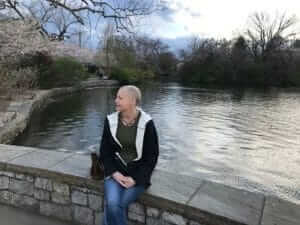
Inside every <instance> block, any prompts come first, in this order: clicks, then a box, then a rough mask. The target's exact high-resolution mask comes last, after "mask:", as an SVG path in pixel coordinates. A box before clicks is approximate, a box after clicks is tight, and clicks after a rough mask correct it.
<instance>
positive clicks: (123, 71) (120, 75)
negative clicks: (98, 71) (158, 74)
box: [111, 67, 153, 84]
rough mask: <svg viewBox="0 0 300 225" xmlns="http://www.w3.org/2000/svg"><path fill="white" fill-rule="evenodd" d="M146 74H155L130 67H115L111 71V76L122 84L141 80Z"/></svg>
mask: <svg viewBox="0 0 300 225" xmlns="http://www.w3.org/2000/svg"><path fill="white" fill-rule="evenodd" d="M145 76H153V74H151V73H150V72H149V71H142V70H140V69H138V68H129V67H113V68H112V71H111V77H112V78H113V79H116V80H118V81H119V82H120V83H122V84H124V83H136V82H139V81H141V80H143V79H144V78H145Z"/></svg>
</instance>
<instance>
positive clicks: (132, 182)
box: [125, 177, 135, 188]
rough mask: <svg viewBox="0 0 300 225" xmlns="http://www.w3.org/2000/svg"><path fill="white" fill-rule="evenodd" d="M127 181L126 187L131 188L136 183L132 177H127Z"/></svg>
mask: <svg viewBox="0 0 300 225" xmlns="http://www.w3.org/2000/svg"><path fill="white" fill-rule="evenodd" d="M125 178H126V181H125V186H126V188H131V187H133V186H134V185H135V180H134V179H133V178H132V177H125Z"/></svg>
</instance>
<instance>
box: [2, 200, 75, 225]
mask: <svg viewBox="0 0 300 225" xmlns="http://www.w3.org/2000/svg"><path fill="white" fill-rule="evenodd" d="M0 218H1V222H0V223H1V225H71V224H70V223H65V222H62V221H59V220H56V219H52V218H49V217H46V216H41V215H38V214H35V213H32V212H28V211H24V210H21V209H17V208H13V207H10V206H6V205H0Z"/></svg>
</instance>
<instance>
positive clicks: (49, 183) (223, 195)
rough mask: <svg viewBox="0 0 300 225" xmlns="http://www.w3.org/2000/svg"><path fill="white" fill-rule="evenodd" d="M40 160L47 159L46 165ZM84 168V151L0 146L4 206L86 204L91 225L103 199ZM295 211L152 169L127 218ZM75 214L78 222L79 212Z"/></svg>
mask: <svg viewBox="0 0 300 225" xmlns="http://www.w3.org/2000/svg"><path fill="white" fill-rule="evenodd" d="M44 159H49V161H48V162H47V163H45V162H44ZM37 162H43V163H42V164H45V165H44V166H43V165H41V164H39V163H37ZM89 168H90V159H89V156H87V155H78V154H76V153H66V152H58V151H49V150H41V149H37V148H30V147H21V146H12V145H3V144H0V169H1V170H2V172H1V173H0V178H1V179H2V180H1V182H0V187H1V188H0V189H1V190H0V192H3V191H4V192H5V193H4V192H3V197H2V199H3V201H4V203H6V204H8V203H10V204H13V205H15V206H16V204H17V203H18V202H25V203H22V204H25V205H29V207H35V208H36V207H37V204H38V203H37V201H40V202H45V201H46V203H47V201H49V199H52V200H53V202H48V203H47V204H48V205H52V206H51V207H52V208H53V207H54V208H55V204H58V206H59V207H61V208H62V209H66V207H67V206H68V207H71V208H69V209H68V210H75V209H76V210H77V209H79V208H80V207H85V209H84V210H85V211H88V212H89V215H90V216H89V218H88V223H90V224H92V222H91V221H92V220H93V218H94V217H93V216H91V215H95V218H96V214H97V213H98V212H99V213H101V212H102V207H103V204H102V202H99V204H98V203H97V201H96V200H95V198H96V199H97V198H99V199H102V198H103V181H95V180H92V179H91V178H90V177H89ZM3 176H4V177H3ZM17 180H23V181H22V182H21V181H20V182H18V181H17ZM30 182H32V186H33V187H34V190H33V191H32V188H31V186H30ZM23 184H24V185H25V186H26V187H27V186H28V187H30V188H31V189H30V190H31V192H30V195H29V196H31V197H29V196H28V193H23V192H22V191H20V190H21V189H20V188H21V186H22V185H23ZM25 186H24V187H25ZM67 189H68V190H67ZM41 191H42V192H43V193H41ZM32 192H34V193H32ZM14 193H16V194H17V195H15V194H14ZM57 193H61V194H60V195H59V196H58V195H57ZM1 195H2V194H1ZM42 195H43V196H44V195H45V196H46V195H47V196H52V197H51V198H50V197H47V196H46V197H45V196H44V197H43V196H42ZM63 195H64V196H65V197H64V198H63V199H62V196H63ZM5 196H6V197H5ZM9 196H11V197H9ZM13 196H16V197H17V198H13ZM67 196H68V197H67ZM101 196H102V197H101ZM0 199H1V198H0ZM25 200H26V201H25ZM61 200H63V201H61ZM3 201H2V202H3ZM95 201H96V202H95ZM101 201H102V200H101ZM46 203H45V204H46ZM40 204H41V203H40ZM47 204H46V205H47ZM70 204H71V205H72V206H70ZM73 206H76V207H75V208H74V207H73ZM51 207H50V208H51ZM72 207H73V208H72ZM97 207H100V208H101V209H97ZM48 208H49V207H48ZM48 208H47V209H48ZM50 208H49V209H50ZM53 210H54V209H53ZM66 210H67V209H66ZM76 210H75V211H74V212H77V211H78V210H77V211H76ZM91 210H92V211H91ZM299 211H300V206H299V205H296V204H293V203H290V202H286V201H283V200H280V199H277V198H275V197H269V196H267V197H265V196H263V195H262V194H260V193H253V192H249V191H245V190H239V189H236V188H232V187H229V186H225V185H223V184H218V183H213V182H210V181H206V180H201V179H197V178H193V177H188V176H182V175H177V174H172V173H169V172H165V171H159V170H156V171H155V172H154V173H153V177H152V186H151V187H150V188H149V189H148V190H147V192H146V193H145V194H143V195H142V196H141V198H140V199H139V201H138V203H136V204H135V205H133V206H132V207H131V208H130V210H129V218H130V219H132V220H135V221H137V222H140V223H142V224H143V223H145V224H170V225H171V224H174V220H175V221H178V223H175V224H197V223H198V224H201V225H220V224H222V225H242V224H246V225H275V224H276V225H296V224H298V221H299V220H300V217H299V215H298V212H299ZM51 215H52V214H51ZM72 215H73V214H72ZM76 215H77V217H76V218H77V220H79V221H80V220H81V219H82V218H81V214H80V213H79V214H78V213H76ZM69 217H70V216H68V218H69ZM60 218H61V215H60ZM97 218H98V217H97ZM69 219H70V218H69ZM67 220H68V219H67ZM147 221H151V223H150V222H147ZM188 221H190V222H188ZM191 221H193V222H191Z"/></svg>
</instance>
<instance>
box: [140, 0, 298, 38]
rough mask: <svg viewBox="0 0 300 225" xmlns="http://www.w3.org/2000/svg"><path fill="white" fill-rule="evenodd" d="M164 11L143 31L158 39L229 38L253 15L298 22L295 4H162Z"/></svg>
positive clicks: (209, 0) (173, 0) (254, 0)
mask: <svg viewBox="0 0 300 225" xmlns="http://www.w3.org/2000/svg"><path fill="white" fill-rule="evenodd" d="M165 2H167V3H168V8H166V10H164V11H163V12H160V13H158V14H156V15H152V16H151V18H149V19H148V26H147V28H145V30H146V32H149V34H151V35H153V36H157V37H161V38H171V39H174V38H182V37H185V36H191V35H197V36H200V37H208V38H209V37H214V38H228V39H230V38H232V37H234V36H236V35H237V34H239V33H241V32H242V31H243V29H244V28H245V27H246V25H247V21H248V18H249V15H251V14H253V12H261V11H263V12H267V13H269V14H270V15H275V14H276V13H279V14H282V13H286V14H287V15H293V14H295V15H296V16H297V17H298V19H300V1H299V0H284V1H283V0H251V1H248V0H226V1H222V0H165Z"/></svg>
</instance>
